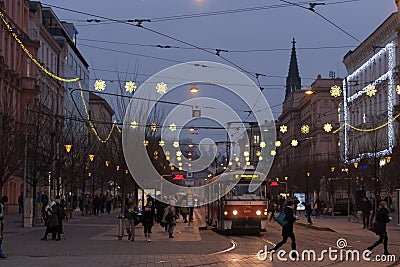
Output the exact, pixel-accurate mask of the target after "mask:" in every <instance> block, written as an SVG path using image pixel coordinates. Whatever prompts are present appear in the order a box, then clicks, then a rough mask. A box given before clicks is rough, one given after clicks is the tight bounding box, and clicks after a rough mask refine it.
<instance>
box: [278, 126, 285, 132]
mask: <svg viewBox="0 0 400 267" xmlns="http://www.w3.org/2000/svg"><path fill="white" fill-rule="evenodd" d="M279 131H281V133H286V132H287V126H286V125H281V126H280V127H279Z"/></svg>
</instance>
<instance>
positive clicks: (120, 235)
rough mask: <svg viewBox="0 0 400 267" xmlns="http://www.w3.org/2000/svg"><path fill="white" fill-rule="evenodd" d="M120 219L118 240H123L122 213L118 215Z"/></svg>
mask: <svg viewBox="0 0 400 267" xmlns="http://www.w3.org/2000/svg"><path fill="white" fill-rule="evenodd" d="M117 219H118V222H119V223H118V240H122V237H123V236H124V216H123V215H122V214H121V213H120V214H119V215H118V217H117Z"/></svg>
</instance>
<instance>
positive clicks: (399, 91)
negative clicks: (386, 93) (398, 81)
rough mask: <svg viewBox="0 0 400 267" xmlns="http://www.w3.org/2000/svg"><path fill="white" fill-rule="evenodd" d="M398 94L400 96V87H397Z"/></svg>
mask: <svg viewBox="0 0 400 267" xmlns="http://www.w3.org/2000/svg"><path fill="white" fill-rule="evenodd" d="M396 93H397V94H399V95H400V85H397V86H396Z"/></svg>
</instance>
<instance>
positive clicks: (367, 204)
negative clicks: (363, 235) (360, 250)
mask: <svg viewBox="0 0 400 267" xmlns="http://www.w3.org/2000/svg"><path fill="white" fill-rule="evenodd" d="M371 210H372V204H371V201H369V200H368V198H367V197H364V198H363V202H362V203H361V211H362V214H363V229H366V228H368V226H369V215H370V213H371Z"/></svg>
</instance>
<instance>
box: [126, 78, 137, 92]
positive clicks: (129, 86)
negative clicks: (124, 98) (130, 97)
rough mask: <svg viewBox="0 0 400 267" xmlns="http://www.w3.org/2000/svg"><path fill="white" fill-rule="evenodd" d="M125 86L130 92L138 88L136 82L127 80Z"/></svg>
mask: <svg viewBox="0 0 400 267" xmlns="http://www.w3.org/2000/svg"><path fill="white" fill-rule="evenodd" d="M124 87H125V90H126V91H127V92H129V93H133V91H135V90H136V84H135V83H134V82H132V81H129V82H126V83H125V86H124Z"/></svg>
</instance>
